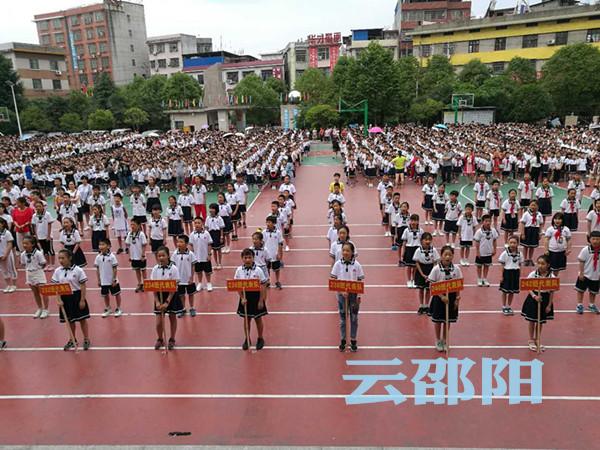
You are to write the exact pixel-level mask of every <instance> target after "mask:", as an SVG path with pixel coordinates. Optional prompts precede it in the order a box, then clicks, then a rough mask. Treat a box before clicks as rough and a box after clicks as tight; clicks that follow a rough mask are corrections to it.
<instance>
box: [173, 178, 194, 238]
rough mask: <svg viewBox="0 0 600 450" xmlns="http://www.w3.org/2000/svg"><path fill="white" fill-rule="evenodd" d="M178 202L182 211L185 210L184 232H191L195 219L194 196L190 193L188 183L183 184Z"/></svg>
mask: <svg viewBox="0 0 600 450" xmlns="http://www.w3.org/2000/svg"><path fill="white" fill-rule="evenodd" d="M177 204H178V205H179V206H181V211H182V212H183V228H184V232H185V233H187V234H189V233H190V232H191V231H192V222H193V220H194V216H193V213H192V207H193V204H194V197H193V196H192V194H190V189H189V188H188V186H187V184H183V185H181V193H180V194H179V196H178V197H177Z"/></svg>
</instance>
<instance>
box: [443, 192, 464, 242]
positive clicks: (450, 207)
mask: <svg viewBox="0 0 600 450" xmlns="http://www.w3.org/2000/svg"><path fill="white" fill-rule="evenodd" d="M458 195H459V193H458V191H452V192H450V199H449V200H448V201H447V202H446V207H445V215H444V233H445V234H446V244H449V245H450V246H451V247H452V248H454V244H455V243H456V235H457V233H458V219H459V218H460V215H461V213H462V206H461V204H460V202H459V201H458ZM450 240H452V243H450Z"/></svg>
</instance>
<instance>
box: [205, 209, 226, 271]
mask: <svg viewBox="0 0 600 450" xmlns="http://www.w3.org/2000/svg"><path fill="white" fill-rule="evenodd" d="M206 229H207V230H208V232H209V234H210V238H211V239H212V244H211V247H212V253H213V257H214V259H215V266H216V267H215V268H216V269H217V270H219V269H221V268H222V267H223V266H222V265H221V258H222V257H223V255H222V253H221V249H222V248H223V241H224V237H223V234H224V230H225V221H224V220H223V218H222V217H221V216H219V205H217V204H216V203H211V204H210V206H209V207H208V217H207V218H206Z"/></svg>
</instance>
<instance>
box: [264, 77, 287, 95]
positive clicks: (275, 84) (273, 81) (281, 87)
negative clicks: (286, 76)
mask: <svg viewBox="0 0 600 450" xmlns="http://www.w3.org/2000/svg"><path fill="white" fill-rule="evenodd" d="M265 84H266V86H267V87H268V88H270V89H273V91H275V92H276V93H277V95H283V94H285V93H286V92H287V87H286V86H285V83H284V82H283V80H281V79H279V78H275V77H270V78H267V81H265Z"/></svg>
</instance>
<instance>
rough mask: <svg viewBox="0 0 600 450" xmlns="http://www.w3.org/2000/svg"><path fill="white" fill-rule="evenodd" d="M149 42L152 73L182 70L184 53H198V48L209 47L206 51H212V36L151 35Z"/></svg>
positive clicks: (162, 73) (163, 73)
mask: <svg viewBox="0 0 600 450" xmlns="http://www.w3.org/2000/svg"><path fill="white" fill-rule="evenodd" d="M147 44H148V58H149V59H150V75H167V76H169V75H172V74H174V73H177V72H181V71H182V69H183V57H184V55H190V54H196V53H198V48H201V49H208V50H205V51H206V52H210V51H212V39H211V38H197V37H196V36H192V35H191V34H169V35H166V36H154V37H149V38H148V41H147ZM201 53H204V50H203V51H202V52H201Z"/></svg>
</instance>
